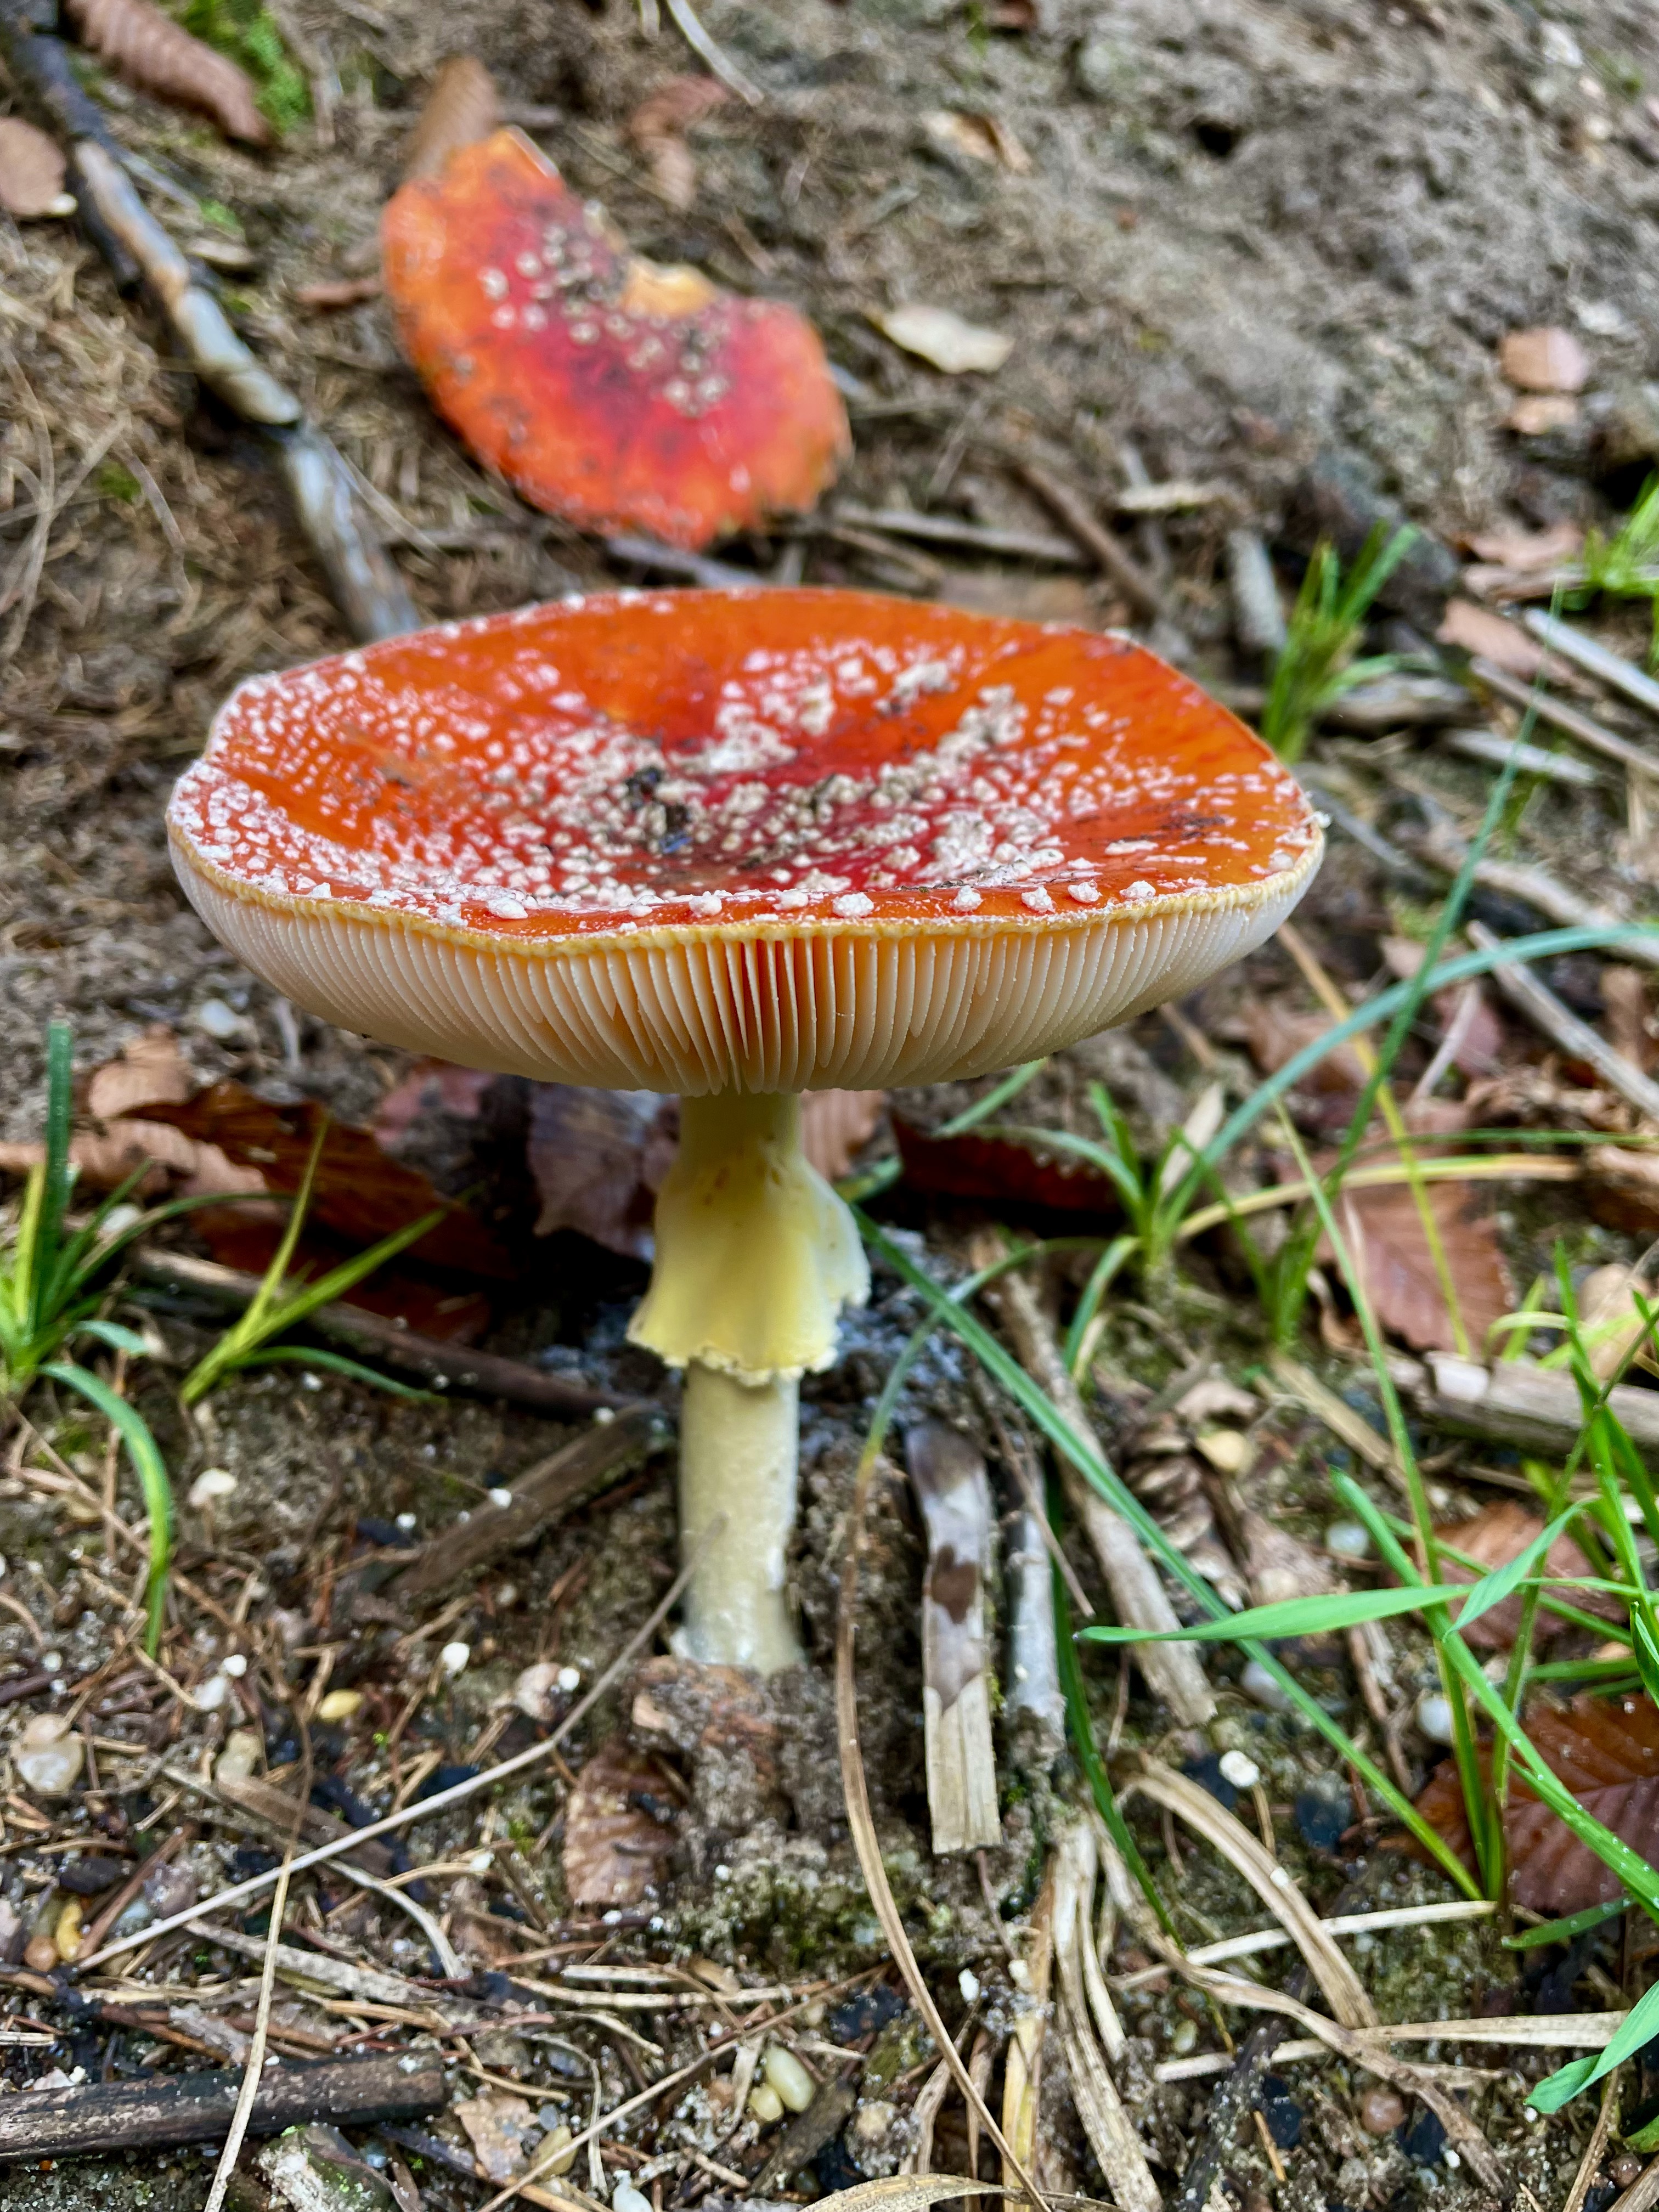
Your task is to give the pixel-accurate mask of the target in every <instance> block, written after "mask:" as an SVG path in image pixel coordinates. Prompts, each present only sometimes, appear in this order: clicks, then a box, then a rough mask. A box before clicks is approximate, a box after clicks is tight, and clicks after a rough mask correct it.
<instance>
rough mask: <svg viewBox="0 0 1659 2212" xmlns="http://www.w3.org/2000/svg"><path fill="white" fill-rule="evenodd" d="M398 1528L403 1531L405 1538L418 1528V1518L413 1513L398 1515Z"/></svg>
mask: <svg viewBox="0 0 1659 2212" xmlns="http://www.w3.org/2000/svg"><path fill="white" fill-rule="evenodd" d="M419 1526H420V1521H419V1517H418V1516H416V1514H413V1513H400V1514H399V1515H398V1528H401V1529H402V1530H403V1532H404V1535H405V1536H407V1535H409V1534H411V1533H412V1532H413V1531H414V1530H415V1529H416V1528H419Z"/></svg>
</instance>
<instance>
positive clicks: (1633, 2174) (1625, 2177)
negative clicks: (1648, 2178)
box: [1607, 2150, 1643, 2189]
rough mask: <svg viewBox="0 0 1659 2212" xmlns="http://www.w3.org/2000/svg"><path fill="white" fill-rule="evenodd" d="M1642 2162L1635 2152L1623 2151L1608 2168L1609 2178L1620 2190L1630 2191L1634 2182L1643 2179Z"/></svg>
mask: <svg viewBox="0 0 1659 2212" xmlns="http://www.w3.org/2000/svg"><path fill="white" fill-rule="evenodd" d="M1642 2171H1643V2167H1642V2160H1640V2159H1639V2158H1638V2156H1637V2155H1636V2153H1635V2152H1634V2151H1633V2150H1621V2151H1620V2154H1619V2155H1618V2157H1617V2158H1616V2159H1614V2160H1613V2163H1612V2165H1611V2166H1608V2168H1607V2178H1608V2179H1609V2180H1611V2181H1613V2183H1614V2184H1615V2185H1617V2186H1618V2187H1619V2188H1620V2189H1628V2188H1629V2187H1630V2185H1631V2184H1632V2182H1633V2181H1639V2180H1640V2179H1641V2178H1642Z"/></svg>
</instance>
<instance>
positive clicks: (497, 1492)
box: [489, 1486, 513, 1512]
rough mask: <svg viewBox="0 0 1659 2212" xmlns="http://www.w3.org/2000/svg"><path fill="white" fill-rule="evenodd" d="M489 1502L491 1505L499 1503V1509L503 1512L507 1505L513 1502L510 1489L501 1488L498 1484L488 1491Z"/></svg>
mask: <svg viewBox="0 0 1659 2212" xmlns="http://www.w3.org/2000/svg"><path fill="white" fill-rule="evenodd" d="M489 1502H490V1504H492V1505H499V1506H500V1507H501V1510H502V1511H503V1512H505V1511H506V1510H507V1507H508V1506H509V1505H510V1504H512V1503H513V1492H511V1491H510V1490H503V1489H501V1488H500V1487H499V1486H498V1487H497V1488H495V1489H494V1490H492V1491H491V1492H490V1493H489Z"/></svg>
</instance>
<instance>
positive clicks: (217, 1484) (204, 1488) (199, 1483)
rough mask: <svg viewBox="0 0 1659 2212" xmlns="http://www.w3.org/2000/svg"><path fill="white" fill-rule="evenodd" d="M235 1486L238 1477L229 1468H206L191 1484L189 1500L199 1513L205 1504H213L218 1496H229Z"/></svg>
mask: <svg viewBox="0 0 1659 2212" xmlns="http://www.w3.org/2000/svg"><path fill="white" fill-rule="evenodd" d="M235 1487H236V1478H235V1476H234V1474H232V1473H231V1472H230V1469H229V1468H225V1467H207V1468H203V1470H202V1472H201V1473H200V1474H198V1475H197V1478H196V1480H195V1481H194V1482H192V1483H191V1486H190V1492H189V1502H190V1504H192V1505H193V1506H194V1507H195V1508H196V1510H197V1512H198V1513H199V1512H200V1511H201V1510H202V1508H203V1507H204V1505H211V1504H212V1503H213V1501H214V1499H215V1498H228V1497H229V1496H230V1493H231V1492H232V1491H233V1490H234V1489H235Z"/></svg>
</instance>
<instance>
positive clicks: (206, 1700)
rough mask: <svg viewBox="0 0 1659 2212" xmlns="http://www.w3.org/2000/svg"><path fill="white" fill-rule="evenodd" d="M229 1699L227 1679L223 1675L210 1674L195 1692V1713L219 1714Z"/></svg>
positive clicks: (228, 1682) (228, 1681)
mask: <svg viewBox="0 0 1659 2212" xmlns="http://www.w3.org/2000/svg"><path fill="white" fill-rule="evenodd" d="M230 1698H231V1688H230V1679H229V1677H228V1675H225V1674H210V1675H209V1676H208V1678H207V1680H206V1681H205V1682H204V1683H203V1685H202V1686H201V1688H200V1689H199V1690H197V1692H196V1708H197V1711H198V1712H204V1713H216V1712H219V1711H222V1709H223V1708H224V1707H225V1706H226V1705H228V1704H229V1702H230Z"/></svg>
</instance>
